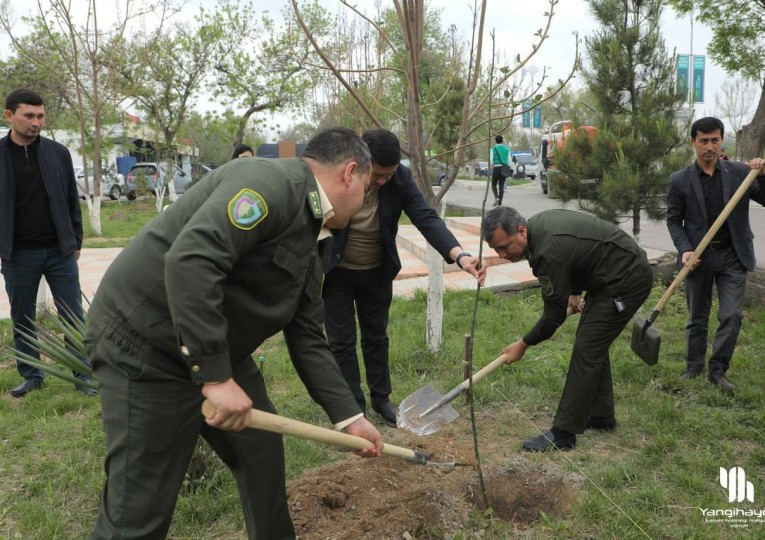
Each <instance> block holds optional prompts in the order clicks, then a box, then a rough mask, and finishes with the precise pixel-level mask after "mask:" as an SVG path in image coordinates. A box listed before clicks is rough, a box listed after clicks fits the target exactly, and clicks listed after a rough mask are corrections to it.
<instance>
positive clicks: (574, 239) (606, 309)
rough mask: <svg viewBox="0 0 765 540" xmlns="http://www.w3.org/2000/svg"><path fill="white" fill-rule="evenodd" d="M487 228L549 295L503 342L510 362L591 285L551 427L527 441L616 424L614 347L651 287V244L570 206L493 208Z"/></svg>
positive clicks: (552, 443) (533, 448)
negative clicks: (518, 334)
mask: <svg viewBox="0 0 765 540" xmlns="http://www.w3.org/2000/svg"><path fill="white" fill-rule="evenodd" d="M481 234H482V235H483V238H484V239H485V240H486V242H488V244H489V246H490V247H492V248H493V249H495V250H496V252H497V254H498V255H499V256H500V257H502V258H504V259H507V260H509V261H512V262H518V261H520V260H522V259H528V261H529V265H530V266H531V269H532V271H533V272H534V275H535V276H536V277H537V278H538V279H539V285H540V289H541V291H542V299H543V300H544V312H543V313H542V316H541V317H540V318H539V321H537V323H536V325H534V327H533V328H532V329H531V330H530V331H529V332H528V333H526V335H525V336H523V338H521V339H519V340H518V341H516V342H514V343H511V344H510V345H508V346H507V347H505V348H504V349H502V354H505V355H507V357H508V359H507V363H508V364H510V363H512V362H516V361H518V360H520V359H521V358H522V357H523V354H524V353H525V352H526V349H527V348H528V347H530V346H532V345H536V344H537V343H539V342H541V341H544V340H546V339H548V338H550V337H551V336H552V335H553V334H554V333H555V330H556V329H557V328H558V327H559V326H560V325H561V324H563V322H564V321H565V320H566V310H567V308H569V307H570V308H572V309H573V310H574V311H579V309H580V305H581V304H580V299H581V296H580V295H581V294H582V293H583V292H585V291H586V292H587V296H586V302H585V304H584V310H583V311H582V316H581V319H580V320H579V327H578V328H577V331H576V339H575V341H574V349H573V350H572V352H571V362H570V364H569V368H568V375H567V377H566V384H565V386H564V387H563V395H562V396H561V399H560V403H559V404H558V411H557V412H556V414H555V419H554V420H553V427H552V428H551V429H549V430H547V431H545V432H544V433H543V434H542V435H539V436H537V437H533V438H531V439H528V440H526V441H524V442H523V445H522V448H523V450H526V451H530V452H543V451H545V450H550V449H552V448H554V447H556V448H559V449H561V450H566V449H569V448H573V447H574V446H575V445H576V434H577V433H583V432H584V430H585V429H588V428H593V429H601V430H613V429H615V428H616V419H615V417H614V396H613V386H612V383H611V361H610V359H609V355H608V350H609V348H610V347H611V343H613V341H614V340H615V339H616V337H617V336H618V335H619V334H620V333H621V331H622V330H623V329H624V327H625V326H626V325H627V323H628V322H629V321H630V320H631V319H632V316H633V315H634V314H635V312H636V311H637V310H638V309H639V308H640V306H641V305H643V302H644V301H645V299H646V298H647V297H648V294H649V293H650V292H651V287H652V285H653V274H652V272H651V268H650V266H649V264H648V260H647V258H646V255H645V252H644V251H643V250H642V249H641V248H640V246H638V245H637V244H636V243H635V241H634V240H633V239H632V238H630V237H629V236H628V235H627V234H626V233H625V232H624V231H622V230H621V229H620V228H619V227H617V226H616V225H613V224H612V223H608V222H606V221H603V220H600V219H597V218H595V217H592V216H590V215H587V214H582V213H579V212H572V211H568V210H547V211H544V212H540V213H539V214H536V215H535V216H533V217H532V218H530V219H529V220H528V222H527V221H526V219H524V217H523V216H521V215H520V214H519V213H518V211H517V210H515V209H514V208H507V207H498V208H494V209H493V210H492V211H491V212H489V213H488V214H487V215H486V217H485V219H484V221H483V225H482V226H481Z"/></svg>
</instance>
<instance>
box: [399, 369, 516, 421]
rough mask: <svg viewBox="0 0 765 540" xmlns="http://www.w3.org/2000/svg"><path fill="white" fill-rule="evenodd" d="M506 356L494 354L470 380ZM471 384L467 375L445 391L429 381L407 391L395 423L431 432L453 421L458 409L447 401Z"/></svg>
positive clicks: (481, 377)
mask: <svg viewBox="0 0 765 540" xmlns="http://www.w3.org/2000/svg"><path fill="white" fill-rule="evenodd" d="M505 360H507V357H506V356H505V355H504V354H503V355H502V356H500V357H499V358H495V359H494V360H493V361H492V362H491V364H489V365H488V366H485V367H484V368H482V369H481V370H480V371H477V372H476V373H474V374H473V384H475V383H477V382H478V381H480V380H481V379H483V378H484V377H486V375H488V374H489V373H491V372H492V371H494V370H495V369H497V368H498V367H499V366H501V365H502V364H504V363H505ZM469 387H470V379H465V380H464V381H462V382H461V383H460V384H458V385H457V386H455V387H454V388H452V389H451V390H450V391H449V392H447V393H446V395H443V396H442V395H441V394H439V393H438V390H436V389H435V388H434V387H433V385H432V384H428V385H427V386H425V387H423V388H420V389H419V390H417V391H416V392H415V393H414V394H409V395H408V396H407V397H405V398H404V400H403V401H402V402H401V403H400V404H399V406H398V414H397V415H396V425H397V426H398V427H400V428H404V429H408V430H409V431H411V432H412V433H414V434H415V435H430V434H431V433H435V432H436V431H438V430H439V429H441V427H442V426H443V425H445V424H448V423H450V422H454V421H455V420H456V419H457V418H458V417H459V413H457V411H455V410H454V408H453V407H452V406H451V405H449V403H450V402H451V401H453V400H454V398H456V397H457V396H459V395H460V394H461V393H462V392H464V391H465V390H467V389H468V388H469Z"/></svg>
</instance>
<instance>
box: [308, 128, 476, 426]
mask: <svg viewBox="0 0 765 540" xmlns="http://www.w3.org/2000/svg"><path fill="white" fill-rule="evenodd" d="M362 137H363V139H364V141H365V142H366V143H367V146H368V147H369V151H370V152H371V154H372V177H371V180H370V190H369V192H368V193H367V194H366V197H365V198H364V204H363V206H362V207H361V209H360V210H359V211H358V212H356V214H355V215H354V216H353V218H351V222H350V225H349V226H348V227H346V228H345V229H341V230H335V231H333V236H334V242H333V247H332V256H331V258H330V261H329V262H328V264H327V275H326V278H325V280H324V287H323V290H322V296H323V298H324V309H325V325H326V330H327V338H328V339H329V343H330V345H331V346H332V352H333V353H334V355H335V360H337V363H338V364H339V365H340V369H341V370H342V372H343V376H344V377H345V380H346V381H347V382H348V385H349V386H350V387H351V390H352V391H353V395H354V396H355V397H356V401H357V402H358V404H359V406H360V407H361V410H362V411H366V400H365V398H364V392H363V391H362V390H361V374H360V370H359V361H358V358H357V356H356V317H358V321H359V328H360V330H361V350H362V353H363V355H364V366H365V368H366V379H367V385H368V386H369V393H370V395H371V398H372V409H373V410H374V411H375V412H376V413H377V414H378V415H380V417H382V419H383V420H384V421H385V423H386V424H388V425H390V426H395V425H396V408H395V406H394V405H393V404H392V403H391V402H390V393H391V382H390V369H389V367H388V334H387V330H388V310H389V309H390V304H391V301H392V300H393V280H394V278H395V277H396V275H397V274H398V272H399V270H401V261H400V260H399V256H398V249H397V248H396V233H397V232H398V220H399V218H400V217H401V212H402V211H403V212H405V213H406V215H407V216H408V217H409V219H411V221H412V224H413V225H415V226H416V227H417V229H418V230H419V231H420V232H421V233H422V235H423V236H424V237H425V239H426V240H427V241H428V243H429V244H430V245H431V246H433V247H434V248H435V249H436V250H437V251H438V252H439V253H440V254H441V256H442V257H443V258H444V260H445V261H447V262H449V263H451V262H456V263H457V265H458V266H459V267H460V268H461V269H462V270H464V271H465V272H467V273H469V274H471V275H473V276H475V277H476V278H477V279H478V280H479V281H480V282H481V283H483V279H484V276H485V273H486V271H485V269H479V268H478V258H477V257H474V256H473V255H471V254H470V253H467V252H466V251H464V250H463V249H462V247H461V246H460V244H459V242H458V241H457V239H456V238H455V237H454V235H453V234H452V233H451V232H449V229H447V228H446V225H445V224H444V222H443V220H442V219H441V218H439V217H438V214H437V213H436V212H435V210H433V209H432V208H431V207H430V205H428V203H427V201H426V200H425V197H423V195H422V192H420V190H419V188H418V187H417V184H415V182H414V180H413V179H412V173H411V171H410V170H409V169H408V168H406V167H401V166H399V163H400V162H401V148H400V145H399V141H398V139H397V138H396V136H395V135H394V134H393V133H391V132H390V131H388V130H386V129H372V130H369V131H367V132H365V133H364V134H363V135H362Z"/></svg>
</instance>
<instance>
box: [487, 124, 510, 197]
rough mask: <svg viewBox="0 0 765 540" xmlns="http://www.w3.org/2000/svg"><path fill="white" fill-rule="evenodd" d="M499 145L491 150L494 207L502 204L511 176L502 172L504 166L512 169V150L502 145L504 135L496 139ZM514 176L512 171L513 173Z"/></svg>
mask: <svg viewBox="0 0 765 540" xmlns="http://www.w3.org/2000/svg"><path fill="white" fill-rule="evenodd" d="M494 141H495V142H496V143H497V144H496V145H494V148H492V149H491V158H492V163H493V164H494V168H493V169H492V171H491V192H492V193H493V194H494V206H500V205H501V204H502V198H503V197H504V196H505V182H506V181H507V177H508V176H509V175H505V174H503V172H502V166H503V165H504V166H506V167H508V168H509V167H510V149H509V148H508V147H507V146H505V145H504V144H502V142H503V141H504V139H503V138H502V135H497V136H496V137H494ZM510 174H512V169H511V173H510Z"/></svg>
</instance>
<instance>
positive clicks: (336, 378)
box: [283, 261, 362, 423]
mask: <svg viewBox="0 0 765 540" xmlns="http://www.w3.org/2000/svg"><path fill="white" fill-rule="evenodd" d="M315 264H316V265H317V266H316V268H315V269H314V276H313V278H312V282H311V283H310V284H309V285H308V286H307V287H306V290H305V292H304V293H303V294H302V296H301V300H300V304H299V306H298V309H297V311H296V312H295V316H294V318H293V319H292V321H291V322H290V323H289V324H288V325H287V326H286V327H285V328H284V330H283V333H284V341H285V343H286V344H287V350H288V351H289V354H290V359H291V360H292V364H293V365H294V366H295V371H297V374H298V376H299V377H300V380H301V381H303V384H304V385H305V387H306V389H307V390H308V393H309V394H310V395H311V398H312V399H313V400H314V401H315V402H316V403H318V404H319V405H320V406H321V407H322V408H323V409H324V410H325V411H326V413H327V415H328V416H329V418H330V419H331V420H332V423H337V422H341V421H343V420H346V419H348V418H350V417H352V416H355V415H357V414H359V413H360V412H362V411H361V409H359V406H358V404H357V403H356V399H355V398H354V397H353V394H352V393H351V391H350V389H349V388H348V383H346V382H345V379H344V378H343V374H342V373H341V371H340V368H339V366H338V364H337V362H336V361H335V357H334V356H333V354H332V351H331V350H330V348H329V345H328V344H327V338H326V336H325V334H324V326H323V324H324V302H323V300H322V298H321V281H322V277H323V275H322V274H323V270H322V268H321V261H317V262H316V263H315ZM317 273H318V275H317Z"/></svg>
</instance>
